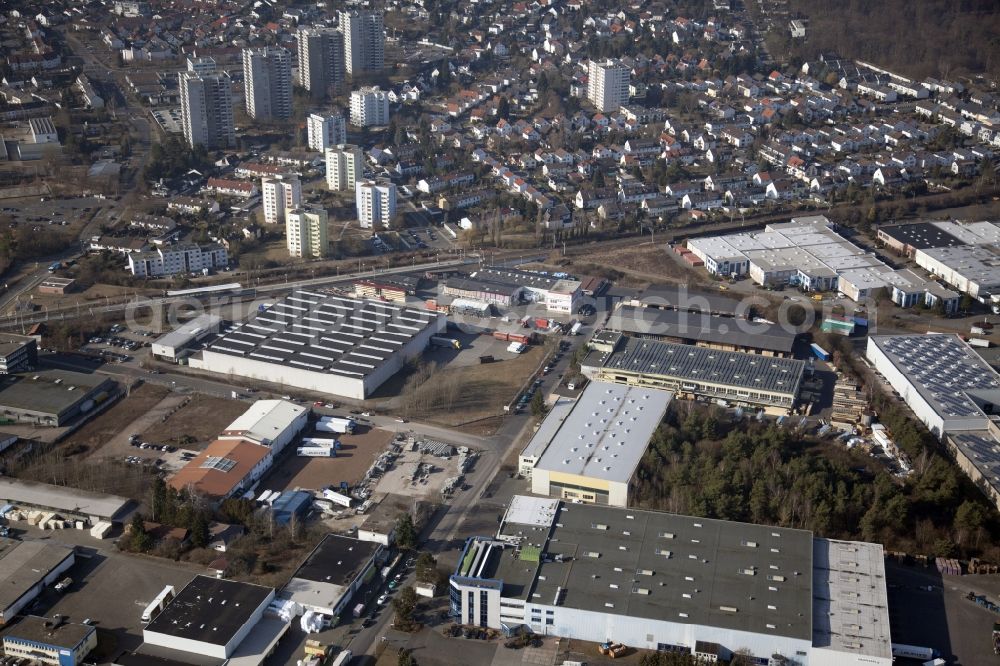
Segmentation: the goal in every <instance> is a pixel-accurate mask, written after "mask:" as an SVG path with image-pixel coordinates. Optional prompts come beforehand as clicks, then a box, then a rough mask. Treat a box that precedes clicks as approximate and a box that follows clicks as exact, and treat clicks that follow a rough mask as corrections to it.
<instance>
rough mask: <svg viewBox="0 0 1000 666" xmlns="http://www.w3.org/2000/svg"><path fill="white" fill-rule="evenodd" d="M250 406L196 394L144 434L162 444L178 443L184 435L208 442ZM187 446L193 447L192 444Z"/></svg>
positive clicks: (150, 439)
mask: <svg viewBox="0 0 1000 666" xmlns="http://www.w3.org/2000/svg"><path fill="white" fill-rule="evenodd" d="M247 407H249V405H248V404H247V403H245V402H240V401H239V400H228V399H226V398H209V397H206V396H197V397H196V398H195V399H193V400H191V401H190V402H189V403H187V404H186V405H184V406H183V407H181V408H180V409H179V410H177V411H176V412H174V413H173V414H171V415H170V416H169V417H167V420H166V421H162V422H159V423H156V424H154V425H153V426H152V427H151V428H149V429H147V430H146V431H145V432H144V433H143V435H144V437H145V438H146V439H148V440H149V441H152V442H160V443H163V444H171V443H175V442H178V441H179V440H180V439H181V438H182V437H184V435H187V436H189V437H193V438H194V439H195V441H196V442H198V443H201V444H207V443H208V442H211V441H212V440H213V439H215V437H216V436H217V435H218V434H219V433H220V432H222V430H223V429H224V428H225V427H226V426H228V425H229V424H230V423H232V422H233V420H234V419H236V417H237V416H239V415H240V414H242V413H243V412H245V411H246V410H247ZM186 446H188V448H191V447H190V445H186ZM195 448H200V447H197V446H196V447H195Z"/></svg>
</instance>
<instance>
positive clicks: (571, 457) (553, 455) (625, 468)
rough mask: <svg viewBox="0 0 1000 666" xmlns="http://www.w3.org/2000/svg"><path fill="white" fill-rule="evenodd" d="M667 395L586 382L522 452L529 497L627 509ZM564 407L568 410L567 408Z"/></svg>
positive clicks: (667, 397) (636, 388) (553, 413)
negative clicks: (539, 496) (536, 496)
mask: <svg viewBox="0 0 1000 666" xmlns="http://www.w3.org/2000/svg"><path fill="white" fill-rule="evenodd" d="M671 397H672V396H671V394H670V392H669V391H661V390H659V389H649V388H639V387H632V386H623V385H621V384H612V383H609V382H599V381H598V382H591V383H590V384H588V385H587V388H586V389H584V391H583V393H581V394H580V397H579V398H577V400H576V401H575V402H570V401H566V402H560V403H558V404H557V406H556V407H555V408H553V410H552V411H551V412H550V413H549V414H548V416H546V417H545V420H544V421H543V422H542V424H541V426H539V428H538V430H537V431H536V432H535V435H534V436H533V437H532V438H531V441H530V442H528V445H527V446H526V447H525V449H524V451H522V452H521V456H520V460H519V463H520V464H519V467H520V468H521V470H522V473H524V472H525V471H526V472H527V475H528V476H530V477H531V492H533V493H535V494H537V495H549V496H550V497H560V498H564V499H569V500H576V501H581V502H596V503H598V504H610V505H612V506H628V503H629V491H630V489H631V486H632V479H633V476H634V475H635V470H636V467H638V465H639V461H640V460H641V459H642V455H643V454H644V453H645V452H646V447H647V446H648V445H649V440H650V438H651V437H652V436H653V433H654V432H655V431H656V428H657V427H658V426H659V425H660V423H661V422H662V421H663V417H664V415H665V414H666V412H667V406H668V405H669V404H670V398H671ZM567 405H568V407H567Z"/></svg>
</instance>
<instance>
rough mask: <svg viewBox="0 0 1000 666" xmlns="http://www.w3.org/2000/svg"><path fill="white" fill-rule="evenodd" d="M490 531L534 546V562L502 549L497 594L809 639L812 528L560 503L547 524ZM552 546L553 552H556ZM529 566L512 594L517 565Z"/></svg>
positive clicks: (511, 525)
mask: <svg viewBox="0 0 1000 666" xmlns="http://www.w3.org/2000/svg"><path fill="white" fill-rule="evenodd" d="M498 538H500V539H503V540H505V541H508V542H519V545H520V546H522V547H523V546H524V545H534V546H539V545H540V546H541V547H542V550H543V556H542V558H541V562H540V564H538V565H534V566H533V563H531V562H527V561H523V560H520V559H519V558H518V557H517V555H516V554H515V553H516V552H519V551H516V550H515V549H513V548H507V549H505V550H504V551H503V554H502V556H501V558H505V559H506V560H507V561H506V562H501V563H500V565H499V566H498V567H496V569H495V575H496V577H498V578H502V579H503V581H504V596H521V597H522V598H524V599H526V600H528V601H531V602H534V603H539V604H547V605H553V604H554V605H557V606H566V607H569V608H577V609H581V610H588V611H595V612H604V613H609V614H613V615H624V616H631V617H640V618H650V619H656V620H666V621H670V622H677V623H681V624H702V625H707V626H716V627H721V628H726V629H736V630H741V631H750V632H754V633H761V634H771V635H775V636H787V637H792V638H799V639H804V640H810V639H811V638H812V596H813V593H812V575H811V572H812V557H813V544H812V541H813V539H812V534H811V533H810V532H807V531H805V530H793V529H786V528H779V527H768V526H765V525H750V524H746V523H735V522H728V521H722V520H711V519H707V518H693V517H690V516H680V515H676V514H669V513H660V512H654V511H642V510H638V509H622V508H614V507H606V506H599V505H595V504H569V503H565V502H563V503H561V505H560V510H559V511H558V513H557V514H556V517H555V519H554V524H553V527H552V528H551V532H550V531H549V530H545V529H544V528H538V527H536V526H533V525H522V524H518V523H513V522H510V521H506V522H504V524H503V525H502V527H501V530H500V534H499V535H498ZM556 555H561V556H562V557H561V558H560V559H562V561H556V557H555V556H556ZM535 566H537V573H535V572H534V571H532V572H531V574H530V578H531V579H532V582H531V583H530V584H529V585H530V587H528V588H527V589H525V590H524V591H523V594H521V595H514V594H511V592H516V591H517V590H516V589H515V590H509V589H508V584H507V576H510V575H513V574H517V575H516V576H515V578H516V580H517V585H518V586H521V585H522V584H523V583H522V581H523V580H524V576H522V575H520V573H521V571H520V570H525V571H524V573H525V574H526V575H527V573H528V572H527V570H528V569H534V568H535Z"/></svg>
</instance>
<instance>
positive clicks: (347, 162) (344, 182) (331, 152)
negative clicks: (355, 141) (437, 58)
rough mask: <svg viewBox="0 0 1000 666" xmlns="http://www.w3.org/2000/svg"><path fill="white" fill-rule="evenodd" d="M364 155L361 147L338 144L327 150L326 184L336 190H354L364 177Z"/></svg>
mask: <svg viewBox="0 0 1000 666" xmlns="http://www.w3.org/2000/svg"><path fill="white" fill-rule="evenodd" d="M364 170H365V163H364V156H363V154H362V152H361V148H359V147H358V146H354V145H347V144H343V143H341V144H338V145H337V146H335V147H333V148H328V149H327V151H326V185H327V187H329V188H330V189H331V190H333V191H336V192H344V191H348V190H353V189H354V186H355V185H356V184H357V182H358V181H359V180H361V179H363V178H364Z"/></svg>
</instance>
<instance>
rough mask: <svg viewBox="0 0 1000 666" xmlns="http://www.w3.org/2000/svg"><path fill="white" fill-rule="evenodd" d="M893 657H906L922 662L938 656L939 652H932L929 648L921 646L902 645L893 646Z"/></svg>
mask: <svg viewBox="0 0 1000 666" xmlns="http://www.w3.org/2000/svg"><path fill="white" fill-rule="evenodd" d="M892 656H893V657H896V658H899V657H905V658H907V659H920V660H922V661H928V660H930V659H933V658H935V657H937V656H938V654H937V651H935V650H932V649H931V648H929V647H920V646H919V645H904V644H902V643H893V644H892Z"/></svg>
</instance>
